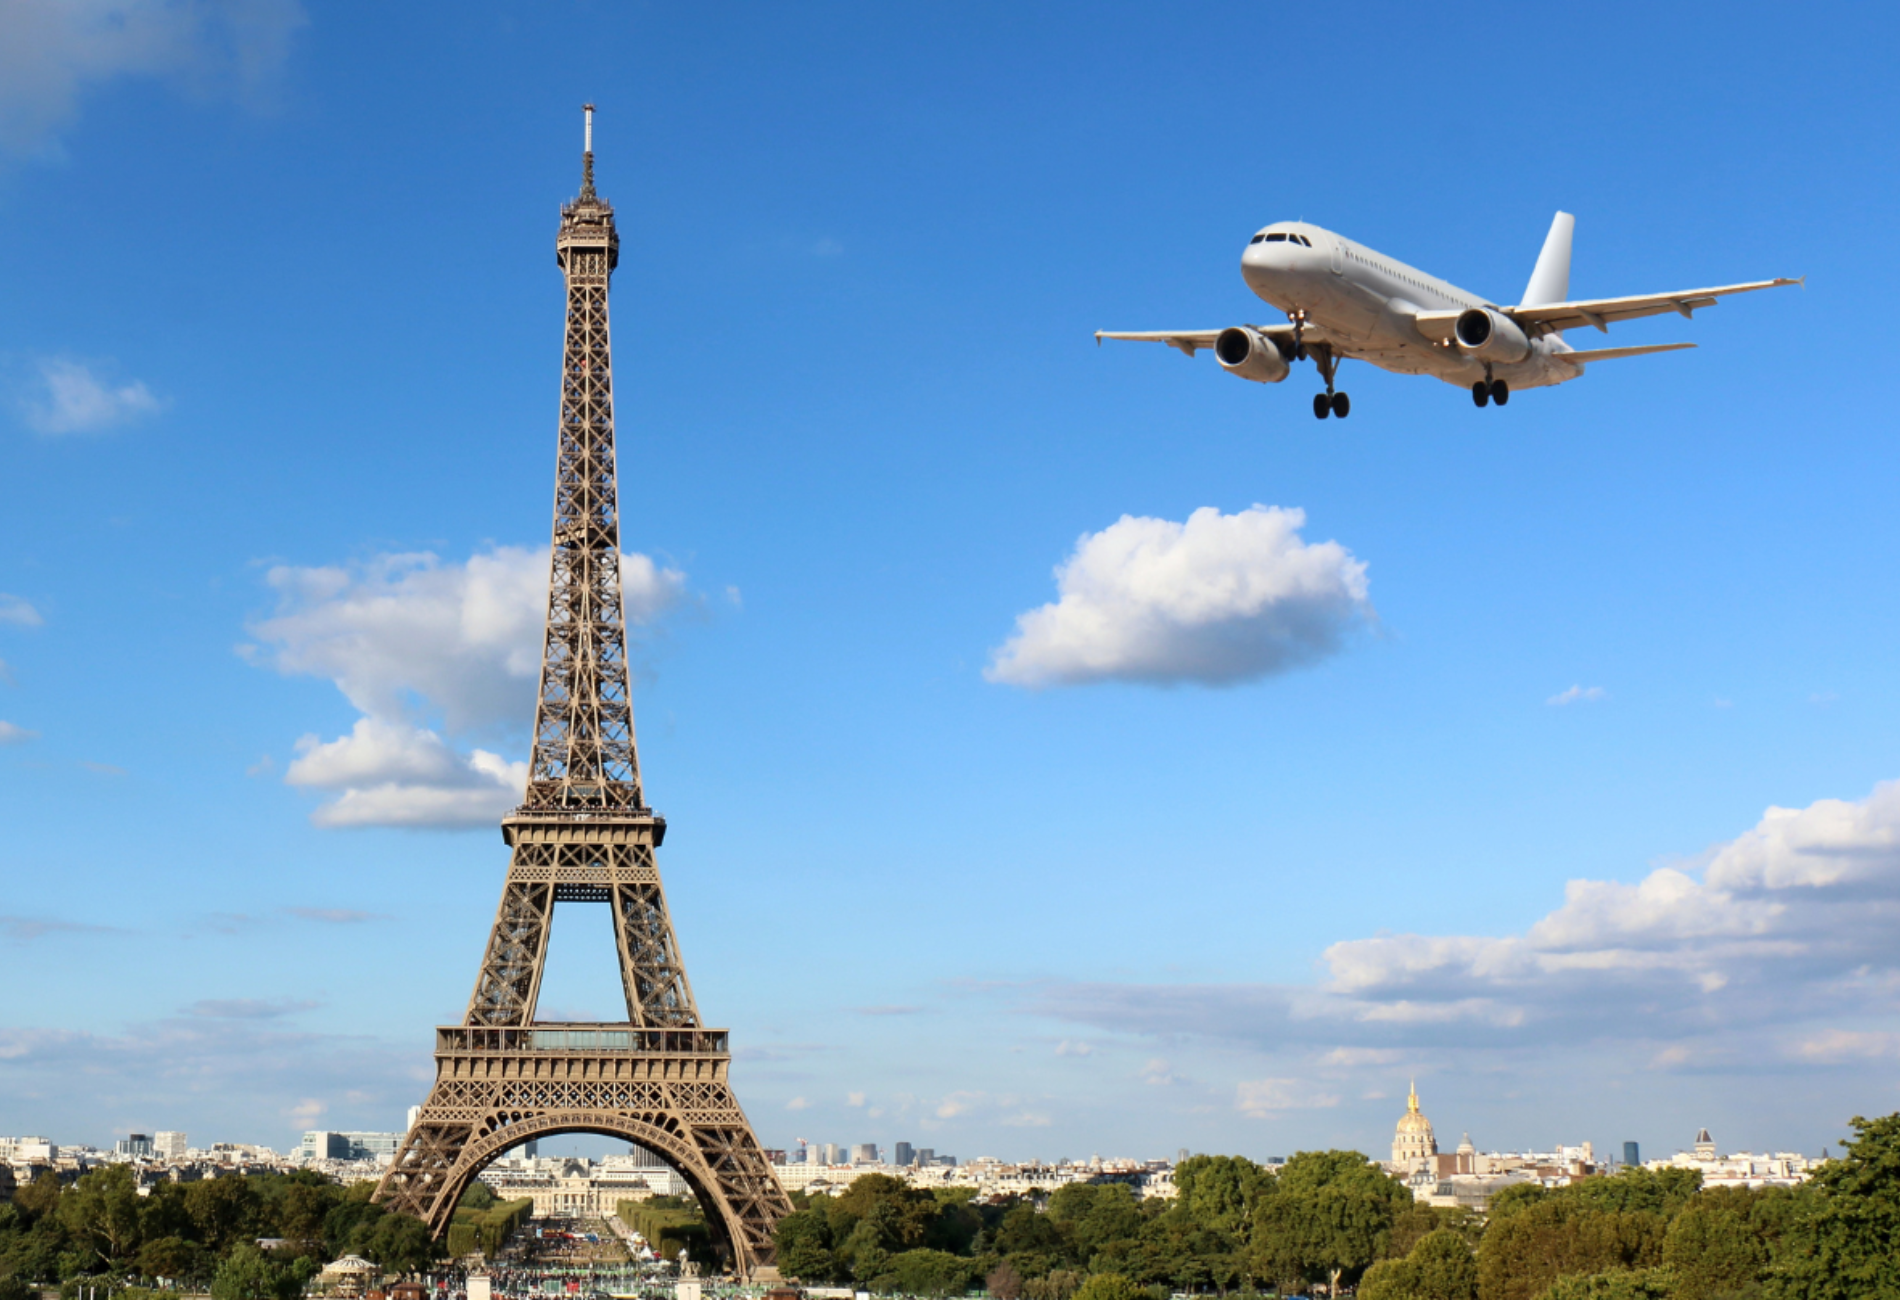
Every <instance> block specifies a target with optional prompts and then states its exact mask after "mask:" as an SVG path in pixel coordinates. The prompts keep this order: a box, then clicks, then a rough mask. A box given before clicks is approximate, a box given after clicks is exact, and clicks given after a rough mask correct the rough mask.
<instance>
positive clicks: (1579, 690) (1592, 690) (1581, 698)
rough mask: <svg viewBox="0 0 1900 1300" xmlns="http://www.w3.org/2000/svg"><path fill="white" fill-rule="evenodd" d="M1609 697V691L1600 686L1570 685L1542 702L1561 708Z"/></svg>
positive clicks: (1590, 702)
mask: <svg viewBox="0 0 1900 1300" xmlns="http://www.w3.org/2000/svg"><path fill="white" fill-rule="evenodd" d="M1609 698H1610V693H1609V692H1608V691H1606V690H1604V689H1603V688H1602V687H1601V686H1572V687H1571V688H1570V689H1569V690H1567V691H1558V692H1557V693H1556V694H1555V695H1553V696H1551V697H1550V698H1549V699H1547V700H1545V701H1544V703H1546V704H1549V705H1552V706H1554V707H1556V708H1560V709H1561V708H1562V707H1563V706H1564V705H1566V704H1595V703H1596V702H1597V701H1599V700H1607V699H1609Z"/></svg>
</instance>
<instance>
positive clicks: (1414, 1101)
mask: <svg viewBox="0 0 1900 1300" xmlns="http://www.w3.org/2000/svg"><path fill="white" fill-rule="evenodd" d="M1398 1131H1399V1132H1401V1133H1430V1132H1431V1131H1432V1122H1431V1121H1430V1120H1428V1119H1426V1118H1425V1116H1424V1114H1423V1113H1422V1112H1421V1111H1420V1110H1419V1108H1418V1084H1416V1083H1414V1084H1413V1085H1412V1091H1411V1095H1409V1096H1408V1097H1406V1099H1405V1113H1404V1114H1403V1115H1401V1116H1399V1128H1398Z"/></svg>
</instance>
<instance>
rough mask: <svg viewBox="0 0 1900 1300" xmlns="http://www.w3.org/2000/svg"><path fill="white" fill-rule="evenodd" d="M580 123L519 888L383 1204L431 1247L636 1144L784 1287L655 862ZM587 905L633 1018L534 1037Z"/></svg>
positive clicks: (512, 882) (559, 240)
mask: <svg viewBox="0 0 1900 1300" xmlns="http://www.w3.org/2000/svg"><path fill="white" fill-rule="evenodd" d="M586 111H587V137H586V147H585V151H584V153H583V155H582V157H583V162H582V172H581V192H580V197H579V198H577V199H575V200H574V201H573V202H571V203H567V204H564V205H562V208H561V224H560V230H559V233H558V234H557V236H556V239H555V251H556V258H557V260H558V262H559V264H560V266H561V270H562V272H563V274H564V276H565V278H566V281H567V329H566V347H565V350H564V354H563V358H562V364H561V415H560V425H559V432H558V437H557V452H556V458H555V476H554V544H553V558H552V561H551V564H550V573H549V583H548V619H547V636H546V641H545V643H544V651H543V654H542V661H541V686H540V697H539V701H538V704H537V706H536V709H535V722H534V753H533V758H532V760H531V761H530V763H529V774H528V788H527V792H526V796H525V798H524V799H523V801H522V804H521V806H520V807H519V808H516V809H515V810H514V811H513V812H511V813H509V814H508V815H507V816H506V817H504V818H503V819H502V823H501V833H502V839H503V841H504V842H505V843H506V844H507V845H508V847H509V849H510V858H509V862H508V874H507V877H506V879H505V881H504V882H503V884H502V891H501V903H500V905H499V906H498V907H497V908H496V911H495V924H494V928H493V930H492V931H491V933H490V935H489V939H488V946H487V948H486V949H485V951H484V953H483V957H482V963H481V968H480V970H479V971H478V973H477V974H476V977H475V989H474V992H473V993H472V994H470V996H469V1002H468V1013H467V1014H466V1015H465V1016H464V1017H463V1019H462V1023H461V1024H459V1025H444V1026H440V1027H438V1028H437V1030H436V1035H435V1063H436V1078H435V1085H434V1086H433V1087H432V1088H431V1089H430V1090H429V1095H428V1097H427V1099H425V1100H424V1102H423V1103H422V1108H421V1110H420V1112H419V1113H418V1115H417V1117H416V1121H415V1123H414V1124H413V1125H411V1126H410V1129H409V1132H408V1134H407V1135H406V1136H405V1137H404V1139H403V1144H402V1147H401V1149H400V1150H399V1151H398V1152H397V1154H396V1158H395V1160H394V1161H393V1162H392V1163H391V1165H390V1167H389V1169H388V1171H387V1172H386V1173H385V1174H384V1175H383V1179H382V1182H381V1183H380V1184H379V1185H378V1187H377V1190H376V1199H377V1200H378V1201H379V1202H381V1203H382V1204H384V1205H386V1206H388V1207H389V1208H390V1209H392V1210H400V1211H403V1212H406V1213H409V1214H413V1215H415V1216H417V1217H418V1218H420V1219H422V1220H423V1221H424V1222H426V1223H427V1224H428V1225H429V1228H430V1231H431V1232H433V1233H434V1234H435V1235H437V1236H438V1237H439V1236H441V1235H442V1234H443V1233H445V1232H447V1231H448V1227H449V1220H450V1218H451V1217H452V1216H453V1215H454V1213H455V1205H456V1202H457V1201H459V1200H460V1199H461V1197H462V1193H463V1192H464V1191H466V1190H467V1188H468V1185H469V1183H470V1182H472V1181H473V1180H474V1179H475V1177H476V1176H477V1175H478V1174H480V1173H481V1171H482V1170H483V1169H484V1168H486V1167H487V1166H488V1164H489V1163H490V1162H491V1161H493V1160H494V1159H495V1158H496V1157H498V1156H500V1155H501V1154H502V1153H503V1152H504V1151H507V1150H508V1149H509V1148H511V1147H515V1146H518V1145H520V1144H521V1143H523V1142H526V1141H528V1140H530V1139H532V1138H537V1137H543V1136H547V1135H549V1134H554V1133H597V1134H603V1135H606V1136H609V1137H616V1138H624V1139H626V1140H627V1141H629V1142H634V1143H638V1144H639V1145H640V1146H642V1147H644V1148H646V1149H647V1150H648V1151H651V1152H652V1153H653V1154H655V1155H656V1156H659V1157H660V1158H661V1159H662V1160H664V1161H665V1162H666V1163H667V1164H668V1165H670V1166H671V1167H672V1168H673V1169H674V1170H676V1171H677V1172H678V1173H679V1174H680V1176H681V1177H683V1178H684V1179H685V1180H686V1182H687V1184H688V1185H689V1186H690V1187H691V1188H692V1190H693V1194H694V1196H695V1197H697V1198H698V1200H699V1203H700V1205H701V1206H702V1207H703V1208H704V1209H705V1211H706V1217H707V1221H708V1223H709V1225H710V1226H711V1229H712V1234H713V1238H714V1241H715V1243H716V1247H717V1249H718V1250H719V1251H720V1253H721V1255H722V1257H723V1261H724V1262H725V1263H727V1264H728V1265H730V1266H731V1267H732V1268H733V1269H734V1270H735V1271H737V1272H738V1273H739V1274H740V1275H741V1276H742V1277H753V1278H756V1277H761V1276H771V1275H772V1270H773V1265H774V1262H775V1258H776V1252H775V1249H774V1246H773V1241H772V1229H773V1228H774V1227H775V1226H776V1224H777V1223H778V1221H779V1219H781V1218H782V1217H784V1216H785V1215H787V1214H789V1213H791V1209H792V1206H791V1202H790V1201H789V1200H788V1199H787V1197H786V1195H785V1190H784V1188H783V1187H781V1186H780V1185H779V1181H778V1178H777V1176H776V1175H775V1174H774V1173H773V1172H772V1167H771V1165H770V1164H769V1163H767V1161H766V1159H765V1153H764V1152H763V1151H762V1150H761V1149H760V1147H759V1143H758V1139H757V1138H756V1137H755V1136H754V1135H753V1132H752V1126H751V1124H750V1123H749V1122H747V1120H746V1117H745V1112H744V1111H743V1110H741V1109H740V1107H739V1101H738V1098H737V1097H735V1096H734V1095H733V1092H732V1086H731V1083H730V1081H729V1079H728V1077H727V1075H728V1071H729V1069H730V1067H731V1064H732V1056H731V1051H730V1049H729V1047H728V1044H727V1035H726V1031H725V1030H723V1029H712V1028H708V1027H706V1026H705V1025H704V1024H703V1023H702V1022H701V1020H700V1018H699V1008H698V1005H697V1004H696V1003H695V1002H694V1000H693V990H692V986H691V984H690V983H689V982H688V981H687V978H686V967H685V965H684V963H683V962H682V961H681V958H680V952H679V943H678V941H677V939H676V938H675V937H674V933H673V921H672V917H671V915H670V914H669V912H668V911H667V906H666V894H665V891H664V890H663V889H662V888H661V885H660V872H659V867H658V865H657V863H656V862H655V859H654V850H655V849H657V848H659V846H660V843H661V841H663V840H664V839H665V838H666V819H665V818H663V817H660V816H658V815H657V814H655V813H654V811H653V810H652V809H651V808H649V807H647V805H646V800H645V797H644V794H643V791H642V788H641V783H640V759H639V752H638V749H637V747H636V746H635V743H634V734H633V706H632V697H631V691H630V680H629V674H628V670H627V635H626V623H625V618H624V616H623V612H622V606H621V590H620V520H619V506H618V498H617V485H616V481H615V468H614V420H613V358H612V352H611V348H610V347H609V339H608V328H607V288H608V282H609V280H610V279H611V277H612V274H613V270H614V266H615V264H616V263H617V262H618V261H619V255H620V237H619V235H618V233H617V232H616V231H615V229H614V216H613V207H612V206H611V205H610V204H608V203H606V202H605V201H604V200H602V199H601V198H600V197H599V195H597V194H596V193H595V192H594V143H593V129H594V128H593V105H591V104H590V105H588V106H587V110H586ZM579 902H586V903H605V904H607V905H609V906H610V907H611V908H612V911H613V921H614V939H615V947H616V949H617V954H618V959H619V967H620V981H621V986H622V991H623V992H624V993H625V995H626V1004H627V1018H626V1019H625V1020H624V1021H616V1022H612V1023H602V1024H576V1023H553V1022H548V1021H541V1020H536V1019H535V1014H534V1013H535V1006H536V1003H537V1002H538V1001H539V998H540V991H541V974H542V971H543V969H544V967H545V965H546V960H547V944H548V934H549V929H550V925H551V922H552V921H553V919H554V905H555V904H556V903H579Z"/></svg>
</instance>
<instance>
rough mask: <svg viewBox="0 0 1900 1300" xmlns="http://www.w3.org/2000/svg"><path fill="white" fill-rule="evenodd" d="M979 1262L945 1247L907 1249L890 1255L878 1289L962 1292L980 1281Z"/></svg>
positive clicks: (914, 1293)
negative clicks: (951, 1251) (958, 1255)
mask: <svg viewBox="0 0 1900 1300" xmlns="http://www.w3.org/2000/svg"><path fill="white" fill-rule="evenodd" d="M977 1276H978V1274H977V1271H976V1266H975V1265H974V1264H973V1263H972V1262H971V1261H970V1260H967V1259H960V1258H958V1257H957V1256H955V1255H952V1254H951V1253H950V1252H948V1251H944V1250H906V1251H903V1252H901V1253H899V1254H896V1255H893V1256H891V1258H890V1264H889V1266H888V1267H887V1268H886V1269H885V1270H884V1272H883V1273H882V1274H880V1275H879V1276H878V1279H877V1289H878V1290H879V1291H884V1292H892V1291H895V1292H898V1293H899V1294H902V1295H909V1296H952V1295H962V1294H963V1293H964V1292H965V1291H968V1290H970V1288H971V1287H973V1286H974V1285H975V1284H976V1281H977Z"/></svg>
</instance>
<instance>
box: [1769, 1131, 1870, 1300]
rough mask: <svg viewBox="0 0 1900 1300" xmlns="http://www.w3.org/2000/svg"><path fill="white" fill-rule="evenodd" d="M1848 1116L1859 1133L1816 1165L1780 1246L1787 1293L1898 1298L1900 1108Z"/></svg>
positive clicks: (1816, 1299)
mask: <svg viewBox="0 0 1900 1300" xmlns="http://www.w3.org/2000/svg"><path fill="white" fill-rule="evenodd" d="M1848 1123H1849V1125H1850V1127H1852V1128H1853V1130H1854V1133H1855V1136H1854V1137H1852V1138H1850V1139H1848V1140H1847V1141H1846V1142H1845V1143H1843V1147H1844V1150H1843V1152H1842V1154H1841V1156H1840V1157H1839V1158H1838V1159H1834V1160H1830V1161H1828V1162H1827V1163H1826V1164H1823V1165H1822V1166H1821V1167H1820V1168H1819V1169H1818V1170H1816V1171H1815V1173H1814V1176H1813V1178H1812V1179H1811V1180H1810V1181H1809V1184H1808V1187H1807V1189H1805V1190H1807V1192H1808V1195H1807V1196H1805V1197H1803V1198H1801V1199H1800V1201H1799V1202H1798V1208H1797V1209H1796V1212H1795V1213H1793V1214H1792V1215H1790V1216H1789V1221H1788V1223H1787V1228H1786V1231H1785V1233H1784V1234H1782V1237H1781V1240H1780V1242H1779V1244H1778V1247H1777V1249H1776V1250H1775V1265H1774V1269H1773V1274H1772V1276H1773V1280H1774V1283H1775V1285H1776V1287H1777V1289H1778V1290H1780V1292H1781V1293H1782V1294H1784V1295H1788V1296H1791V1297H1800V1298H1801V1300H1848V1297H1853V1298H1854V1300H1862V1298H1865V1300H1895V1297H1900V1114H1894V1115H1887V1116H1883V1117H1882V1118H1880V1119H1872V1120H1870V1119H1863V1118H1861V1117H1859V1116H1855V1117H1854V1118H1853V1119H1852V1120H1850V1121H1848Z"/></svg>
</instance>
